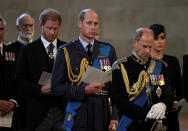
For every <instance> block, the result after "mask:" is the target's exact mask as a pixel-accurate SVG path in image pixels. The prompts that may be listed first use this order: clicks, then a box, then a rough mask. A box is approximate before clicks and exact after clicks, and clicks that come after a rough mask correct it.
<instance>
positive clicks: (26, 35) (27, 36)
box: [20, 31, 34, 41]
mask: <svg viewBox="0 0 188 131" xmlns="http://www.w3.org/2000/svg"><path fill="white" fill-rule="evenodd" d="M33 35H34V31H33V32H30V31H27V32H20V37H21V38H23V39H24V40H28V41H30V40H31V39H32V38H33Z"/></svg>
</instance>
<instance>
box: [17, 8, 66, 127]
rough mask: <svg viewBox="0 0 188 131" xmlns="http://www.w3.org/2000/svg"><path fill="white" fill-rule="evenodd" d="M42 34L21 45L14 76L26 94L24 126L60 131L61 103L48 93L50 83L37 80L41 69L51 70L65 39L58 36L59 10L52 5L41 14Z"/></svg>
mask: <svg viewBox="0 0 188 131" xmlns="http://www.w3.org/2000/svg"><path fill="white" fill-rule="evenodd" d="M39 20H40V29H41V32H42V35H41V37H40V38H38V39H37V40H35V41H33V42H32V43H29V44H27V45H25V46H23V47H22V48H21V51H20V55H19V60H18V65H17V71H16V79H17V81H18V83H19V86H20V87H21V88H22V90H23V92H24V94H26V110H27V111H26V112H27V119H26V125H27V128H28V129H27V130H32V131H33V130H34V131H60V130H61V124H62V122H63V114H64V111H63V110H62V109H61V106H64V105H63V103H61V100H59V99H58V98H57V97H55V96H53V95H51V87H50V85H49V84H45V85H41V84H38V82H39V80H40V77H41V75H42V73H43V72H49V73H51V72H52V68H53V63H54V60H55V58H56V52H57V48H58V47H59V46H60V45H62V44H64V42H62V41H60V40H59V39H57V36H58V33H59V29H60V26H61V21H62V19H61V14H60V13H59V12H58V11H57V10H54V9H46V10H44V11H43V12H42V13H41V14H40V16H39Z"/></svg>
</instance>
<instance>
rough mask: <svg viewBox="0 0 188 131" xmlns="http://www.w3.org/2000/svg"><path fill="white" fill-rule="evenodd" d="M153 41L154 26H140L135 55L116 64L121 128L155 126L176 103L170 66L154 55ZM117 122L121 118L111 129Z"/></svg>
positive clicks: (114, 85)
mask: <svg viewBox="0 0 188 131" xmlns="http://www.w3.org/2000/svg"><path fill="white" fill-rule="evenodd" d="M153 42H154V35H153V32H152V31H151V30H150V29H148V28H140V29H138V30H137V31H136V37H135V38H134V40H133V46H134V49H135V50H134V52H133V54H132V55H131V56H129V57H127V58H126V57H125V58H123V59H120V60H117V61H116V62H115V63H114V65H113V72H112V91H113V100H112V104H113V106H114V107H117V108H118V110H119V123H118V126H117V130H118V131H126V130H127V131H137V130H143V131H149V130H151V129H152V128H153V129H154V128H155V127H156V123H158V124H161V123H160V122H161V120H162V119H164V118H165V113H166V111H167V110H169V109H170V107H171V105H172V102H173V95H172V93H171V90H170V88H169V87H168V86H169V85H168V82H167V78H166V73H165V71H166V66H167V65H166V64H165V63H164V62H163V61H162V60H158V59H154V58H151V57H150V54H151V48H152V46H153ZM158 120H159V122H157V121H158ZM154 121H155V123H154ZM113 123H115V124H116V125H117V121H111V124H110V127H109V128H110V130H112V128H113ZM152 126H153V127H152ZM161 127H162V126H161Z"/></svg>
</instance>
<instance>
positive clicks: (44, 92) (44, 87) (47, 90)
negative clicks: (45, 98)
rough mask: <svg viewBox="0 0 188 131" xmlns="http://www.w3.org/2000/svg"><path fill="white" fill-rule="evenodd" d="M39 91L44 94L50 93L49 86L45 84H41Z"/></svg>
mask: <svg viewBox="0 0 188 131" xmlns="http://www.w3.org/2000/svg"><path fill="white" fill-rule="evenodd" d="M41 93H42V94H44V95H49V94H50V93H51V88H50V86H46V85H44V86H42V88H41Z"/></svg>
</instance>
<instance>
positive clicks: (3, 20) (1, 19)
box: [0, 16, 6, 26]
mask: <svg viewBox="0 0 188 131" xmlns="http://www.w3.org/2000/svg"><path fill="white" fill-rule="evenodd" d="M0 21H2V22H3V24H4V26H6V21H5V19H4V18H3V17H2V16H0Z"/></svg>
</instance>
